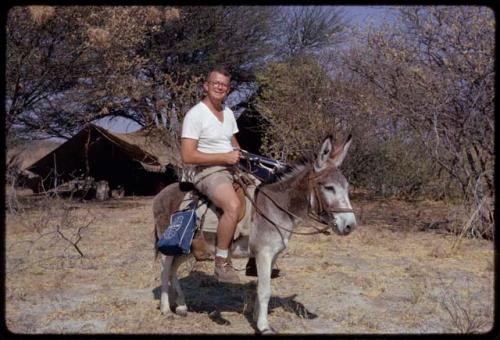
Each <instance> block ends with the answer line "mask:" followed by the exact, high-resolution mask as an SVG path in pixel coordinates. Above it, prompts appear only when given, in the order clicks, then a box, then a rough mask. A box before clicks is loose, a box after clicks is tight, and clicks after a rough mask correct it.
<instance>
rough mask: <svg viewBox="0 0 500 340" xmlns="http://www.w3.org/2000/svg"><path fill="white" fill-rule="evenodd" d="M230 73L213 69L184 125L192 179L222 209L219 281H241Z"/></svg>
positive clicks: (217, 257)
mask: <svg viewBox="0 0 500 340" xmlns="http://www.w3.org/2000/svg"><path fill="white" fill-rule="evenodd" d="M229 83H230V75H229V73H228V72H227V71H226V70H224V69H223V68H221V67H216V68H213V69H212V70H211V71H210V72H209V73H208V76H207V79H206V81H205V83H204V84H203V89H204V91H205V97H204V98H203V99H202V101H201V102H199V103H198V104H196V105H195V106H194V107H193V108H191V109H190V110H189V111H188V112H187V113H186V115H185V117H184V121H183V124H182V135H181V158H182V161H183V163H184V164H186V165H191V167H190V169H191V178H190V180H191V182H193V184H194V186H195V187H196V189H198V190H199V191H200V192H201V193H203V194H205V195H206V196H207V197H208V198H209V199H210V200H211V201H212V202H213V203H214V204H215V205H216V206H217V207H218V208H220V209H221V210H222V215H221V216H220V218H219V224H218V226H217V245H216V254H215V270H214V273H215V277H216V278H217V280H218V281H219V282H230V283H238V282H239V281H240V280H239V277H238V275H237V274H236V271H235V270H234V268H233V267H232V265H231V262H230V260H229V259H228V255H229V254H228V252H229V247H230V245H231V241H232V239H233V236H234V231H235V229H236V224H237V223H238V215H239V211H240V209H241V203H240V200H239V199H238V196H237V194H236V192H235V191H234V188H233V177H232V174H231V172H230V170H229V167H231V166H232V165H234V164H236V163H238V161H239V159H240V152H239V149H240V145H239V144H238V141H237V140H236V137H235V134H236V133H237V132H238V126H237V124H236V119H235V118H234V114H233V111H232V110H231V109H230V108H228V107H224V106H223V104H222V102H223V100H224V99H225V97H226V96H227V94H228V93H229Z"/></svg>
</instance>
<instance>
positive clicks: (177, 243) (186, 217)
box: [156, 201, 198, 255]
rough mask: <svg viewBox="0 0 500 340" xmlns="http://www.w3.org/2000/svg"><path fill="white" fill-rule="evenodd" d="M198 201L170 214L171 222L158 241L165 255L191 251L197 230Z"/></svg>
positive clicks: (159, 248) (160, 249)
mask: <svg viewBox="0 0 500 340" xmlns="http://www.w3.org/2000/svg"><path fill="white" fill-rule="evenodd" d="M196 203H197V202H196V201H193V202H191V203H190V204H189V205H188V206H187V207H186V208H185V209H183V210H180V211H177V212H175V213H173V214H172V216H170V224H169V226H168V227H167V229H165V232H164V233H163V235H161V237H160V239H159V240H158V241H157V242H156V246H157V248H158V250H159V251H160V252H161V253H162V254H164V255H183V254H189V253H190V251H191V242H192V241H193V236H194V232H195V231H196V222H197V218H198V217H197V216H196V206H197V204H196Z"/></svg>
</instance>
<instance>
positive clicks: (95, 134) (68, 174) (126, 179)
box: [25, 124, 181, 195]
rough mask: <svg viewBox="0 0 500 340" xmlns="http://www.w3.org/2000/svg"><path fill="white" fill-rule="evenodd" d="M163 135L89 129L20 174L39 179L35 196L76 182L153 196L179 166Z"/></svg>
mask: <svg viewBox="0 0 500 340" xmlns="http://www.w3.org/2000/svg"><path fill="white" fill-rule="evenodd" d="M176 150H177V148H176V147H175V141H174V140H172V137H171V136H170V135H169V134H168V133H163V135H158V132H156V135H155V134H154V133H153V132H146V131H145V130H139V131H137V132H132V133H114V132H110V131H108V130H106V129H104V128H102V127H99V126H97V125H93V124H89V125H87V126H86V127H85V128H84V129H82V130H81V131H80V132H79V133H77V134H76V135H75V136H74V137H73V138H71V139H69V140H68V141H66V142H65V143H63V144H61V145H60V146H59V147H57V148H56V149H55V150H53V151H51V152H50V153H48V154H47V155H45V156H44V157H42V158H41V159H39V160H37V161H35V162H34V163H33V164H31V165H30V166H28V167H27V168H26V169H25V170H26V172H28V173H34V174H36V175H37V176H39V179H40V180H39V181H38V183H37V185H36V187H34V186H35V185H31V187H32V189H33V190H34V191H35V192H38V191H40V190H48V189H50V188H54V187H56V186H58V185H60V184H62V183H65V182H68V181H70V180H73V179H75V178H85V177H88V176H90V177H92V178H94V179H95V180H96V181H100V180H106V181H107V182H108V183H109V187H110V189H111V190H113V189H114V188H117V187H119V186H121V187H123V188H124V189H125V195H132V194H133V195H153V194H156V193H158V192H159V191H160V190H161V189H162V188H163V187H165V186H166V185H167V184H169V183H172V182H174V181H175V180H176V173H178V169H179V168H180V167H181V161H180V156H179V153H178V151H176Z"/></svg>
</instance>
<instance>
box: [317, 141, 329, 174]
mask: <svg viewBox="0 0 500 340" xmlns="http://www.w3.org/2000/svg"><path fill="white" fill-rule="evenodd" d="M331 152H332V137H331V136H328V137H326V138H325V140H324V141H323V144H321V149H320V150H319V153H318V156H317V157H316V161H315V162H314V171H321V170H323V169H325V168H326V167H327V166H328V162H329V159H330V153H331Z"/></svg>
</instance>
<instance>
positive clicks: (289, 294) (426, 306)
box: [5, 197, 494, 334]
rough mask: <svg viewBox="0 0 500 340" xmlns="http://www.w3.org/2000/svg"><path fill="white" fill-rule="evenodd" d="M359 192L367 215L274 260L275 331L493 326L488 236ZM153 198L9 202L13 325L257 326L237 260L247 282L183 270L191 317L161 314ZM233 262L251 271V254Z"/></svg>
mask: <svg viewBox="0 0 500 340" xmlns="http://www.w3.org/2000/svg"><path fill="white" fill-rule="evenodd" d="M352 201H353V205H354V207H355V208H356V209H357V210H358V211H359V212H360V213H359V214H358V220H359V222H360V225H359V226H358V228H357V229H356V230H355V231H354V232H353V233H352V234H351V235H349V236H347V237H340V236H336V235H334V234H332V235H313V236H300V235H295V236H294V237H293V238H292V240H291V242H290V245H289V248H288V249H287V250H286V251H285V253H284V254H283V255H282V256H281V257H280V258H279V259H278V262H277V264H278V267H279V269H280V270H281V272H282V276H281V277H279V278H277V279H274V280H273V281H272V298H271V301H270V314H269V321H270V323H271V325H272V326H273V327H274V328H276V329H277V331H278V332H280V333H290V334H297V333H327V334H352V333H357V334H359V333H375V334H380V333H385V334H387V333H443V332H445V333H460V332H487V331H489V330H490V329H491V327H492V326H493V285H494V280H493V278H494V248H493V243H492V242H489V241H484V240H469V239H464V240H462V241H461V242H460V243H458V244H456V243H455V241H456V237H454V236H452V235H447V234H444V233H440V232H439V230H438V229H430V230H426V231H421V230H422V229H426V228H427V229H429V226H430V225H432V223H433V222H435V221H441V220H444V219H446V218H449V217H450V211H449V209H448V208H447V207H446V206H445V205H444V204H442V203H436V202H419V203H413V204H410V203H404V202H400V201H388V200H370V201H368V200H364V199H362V198H357V199H356V198H353V199H352ZM151 202H152V197H142V198H137V197H135V198H134V197H128V198H124V199H122V200H110V201H107V202H105V203H97V202H83V203H82V202H80V203H78V202H69V201H59V200H55V201H54V200H53V201H50V202H38V203H37V202H31V205H32V206H34V207H33V208H31V209H26V210H25V211H24V212H22V213H20V214H7V216H6V276H5V279H6V280H5V283H6V291H5V293H6V295H5V296H6V316H5V317H6V325H7V327H8V329H9V330H10V331H11V332H14V333H29V334H32V333H64V334H74V333H133V334H137V333H155V334H157V333H159V334H171V333H184V334H193V333H219V334H221V333H224V334H225V333H239V334H241V333H243V334H254V332H255V329H254V328H253V323H252V322H251V315H252V310H253V302H254V298H255V285H256V279H255V278H252V277H246V276H244V271H242V272H241V278H242V283H241V284H238V285H231V284H218V283H217V282H216V281H215V280H214V279H213V276H212V272H213V263H212V262H200V263H196V262H190V263H187V264H185V265H183V267H182V268H181V271H180V274H181V275H180V277H181V284H182V287H183V289H184V292H185V294H186V299H187V304H188V309H189V310H188V316H187V317H186V318H183V317H179V316H175V317H173V318H166V317H164V316H162V315H161V314H160V311H159V263H158V261H155V260H154V253H153V243H152V242H153V241H152V240H153V234H152V229H153V216H152V213H151ZM57 228H59V232H60V233H58V232H57V230H58V229H57ZM79 235H80V237H81V239H80V240H79V241H78V238H79ZM63 236H64V237H65V238H66V239H68V240H70V241H72V242H73V243H75V244H76V246H77V247H78V249H79V250H80V251H81V252H82V254H83V255H84V256H83V258H82V257H80V255H79V253H78V250H77V248H76V247H74V246H73V245H71V244H70V243H69V242H68V241H67V240H65V239H64V238H63ZM453 245H455V246H454V247H452V246H453ZM234 263H235V266H236V267H237V268H238V269H243V268H244V266H245V263H246V260H245V259H239V260H235V261H234Z"/></svg>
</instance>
